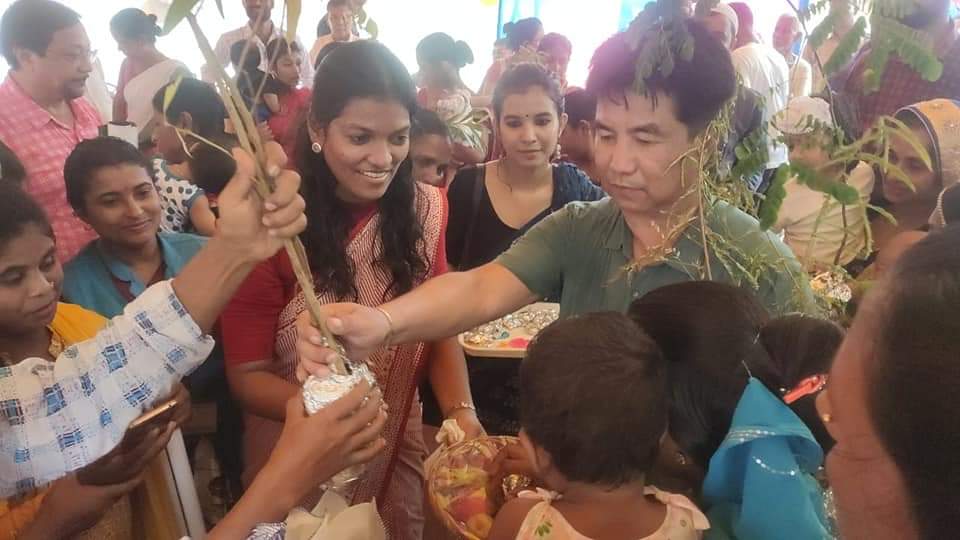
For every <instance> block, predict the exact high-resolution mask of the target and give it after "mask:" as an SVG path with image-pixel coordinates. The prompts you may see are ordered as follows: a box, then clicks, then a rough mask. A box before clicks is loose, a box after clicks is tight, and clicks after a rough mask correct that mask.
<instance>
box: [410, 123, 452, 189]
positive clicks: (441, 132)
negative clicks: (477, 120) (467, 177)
mask: <svg viewBox="0 0 960 540" xmlns="http://www.w3.org/2000/svg"><path fill="white" fill-rule="evenodd" d="M410 161H411V163H412V164H413V179H414V180H416V181H417V182H423V183H424V184H430V185H431V186H437V187H441V188H443V187H447V184H448V183H449V182H450V180H451V179H453V174H454V173H455V172H456V167H454V166H453V146H452V143H451V141H450V130H449V129H448V128H447V125H446V124H445V123H444V122H443V120H441V119H440V117H439V116H437V113H435V112H433V111H430V110H427V109H420V110H418V111H417V113H416V115H414V117H413V126H412V127H411V128H410Z"/></svg>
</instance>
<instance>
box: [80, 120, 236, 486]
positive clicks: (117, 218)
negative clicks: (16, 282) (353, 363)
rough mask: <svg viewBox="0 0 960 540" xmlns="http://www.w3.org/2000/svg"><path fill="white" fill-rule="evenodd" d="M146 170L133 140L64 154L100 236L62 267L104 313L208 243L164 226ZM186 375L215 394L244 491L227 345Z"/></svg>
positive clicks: (193, 388)
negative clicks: (225, 360) (226, 361)
mask: <svg viewBox="0 0 960 540" xmlns="http://www.w3.org/2000/svg"><path fill="white" fill-rule="evenodd" d="M149 171H150V168H149V163H148V162H147V161H146V159H145V158H144V157H143V156H142V154H140V152H139V151H138V150H137V149H136V148H135V147H134V146H132V145H130V144H129V143H126V142H124V141H122V140H120V139H116V138H112V137H100V138H96V139H90V140H87V141H84V142H82V143H80V144H79V145H77V147H76V148H75V149H74V151H73V152H72V153H71V154H70V156H69V157H68V158H67V161H66V163H65V164H64V180H65V183H66V190H67V199H68V200H69V202H70V205H71V206H72V207H73V209H74V211H75V212H76V213H77V215H78V216H79V217H80V219H82V220H83V221H85V222H86V223H87V224H88V225H90V226H91V227H92V228H93V229H94V230H95V231H96V232H97V234H98V235H99V236H100V238H99V239H97V240H94V241H93V242H91V243H90V244H88V245H87V246H86V247H85V248H84V249H83V250H82V251H81V252H80V253H79V254H78V255H77V257H76V258H74V259H73V260H72V261H70V262H69V263H68V264H67V265H66V266H65V267H64V283H63V296H64V298H65V299H66V300H67V301H69V302H71V303H74V304H79V305H81V306H83V307H85V308H87V309H89V310H91V311H95V312H97V313H99V314H100V315H103V316H104V317H108V318H109V317H113V316H115V315H118V314H119V313H121V312H122V311H123V308H124V306H126V305H127V304H128V303H129V302H130V301H132V300H133V299H134V298H136V297H137V296H139V295H140V294H141V293H142V292H143V291H144V289H146V288H147V287H149V286H150V285H151V284H153V283H154V282H157V281H161V280H164V279H170V278H172V277H175V276H176V275H177V274H179V273H180V271H181V270H182V269H183V267H184V266H186V264H187V263H188V262H189V261H190V259H192V258H193V256H194V255H195V254H196V253H197V252H198V251H200V248H201V247H202V246H203V245H204V244H205V243H206V238H203V237H200V236H195V235H192V234H186V233H166V232H160V219H161V217H162V213H163V211H162V210H161V205H160V197H159V195H158V193H157V190H156V188H155V186H154V183H153V180H152V179H151V178H150V174H149ZM184 382H185V384H186V386H187V387H188V388H189V390H190V392H191V395H192V399H193V400H194V401H196V400H198V399H201V400H203V401H216V403H217V415H218V419H217V421H218V429H217V433H218V436H217V438H216V439H215V440H214V445H215V447H216V448H217V454H218V458H220V463H221V465H222V466H223V469H224V470H225V471H226V472H227V473H228V474H227V477H228V478H229V479H230V480H231V483H232V484H233V486H234V488H235V489H237V490H239V470H240V463H239V455H238V453H237V452H236V450H231V448H232V449H236V448H239V447H240V441H239V438H238V437H239V433H240V430H239V422H240V420H239V417H238V416H237V415H238V413H237V412H236V410H235V409H234V408H233V405H232V404H231V402H230V399H229V391H228V389H227V386H226V377H225V375H224V371H223V353H222V351H221V350H220V349H214V352H213V354H212V355H211V358H210V359H209V360H207V361H206V362H204V363H203V364H202V366H201V367H200V368H199V369H197V371H195V372H194V373H192V374H190V376H189V377H187V379H185V380H184ZM231 438H232V439H231ZM237 492H238V493H239V491H237Z"/></svg>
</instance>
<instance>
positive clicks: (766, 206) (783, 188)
mask: <svg viewBox="0 0 960 540" xmlns="http://www.w3.org/2000/svg"><path fill="white" fill-rule="evenodd" d="M789 179H790V166H789V165H781V166H780V168H779V169H777V173H776V174H775V175H774V177H773V181H771V182H770V187H769V188H767V193H766V196H765V198H764V200H763V204H761V205H760V214H759V217H760V228H761V229H763V230H765V231H766V230H768V229H769V228H770V227H773V224H774V223H776V222H777V216H778V215H779V214H780V208H781V207H782V206H783V201H784V200H785V199H786V198H787V180H789Z"/></svg>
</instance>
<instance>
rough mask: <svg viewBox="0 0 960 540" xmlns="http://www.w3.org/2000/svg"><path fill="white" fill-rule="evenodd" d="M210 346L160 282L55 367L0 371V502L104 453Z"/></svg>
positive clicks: (30, 365) (40, 363)
mask: <svg viewBox="0 0 960 540" xmlns="http://www.w3.org/2000/svg"><path fill="white" fill-rule="evenodd" d="M212 348H213V339H212V338H211V337H209V336H206V335H203V333H202V332H201V330H200V328H199V327H198V326H197V325H196V323H195V322H194V321H193V319H192V318H191V317H190V314H189V313H187V311H186V309H184V307H183V305H182V304H181V303H180V300H179V299H178V298H177V296H176V294H175V293H174V291H173V288H172V287H171V286H170V282H169V281H163V282H160V283H157V284H156V285H154V286H152V287H150V288H149V289H147V290H146V291H145V292H144V293H143V294H142V295H140V297H138V298H137V299H136V300H134V301H133V302H131V303H130V304H129V305H127V307H126V309H124V312H123V315H120V316H118V317H116V318H114V319H112V320H111V321H110V322H109V323H108V324H107V326H106V327H105V328H104V329H103V330H101V331H100V332H99V333H98V334H97V335H96V337H95V338H93V339H91V340H87V341H83V342H80V343H78V344H76V345H74V346H72V347H70V348H68V349H66V350H65V351H64V352H63V354H61V355H60V356H59V358H57V361H56V362H50V361H48V360H44V359H42V358H27V359H25V360H23V361H22V362H20V363H19V364H16V365H15V366H12V367H2V368H0V497H11V496H15V495H18V494H22V493H24V492H27V491H30V490H32V489H34V488H36V487H38V486H42V485H44V484H48V483H50V482H52V481H54V480H57V479H58V478H61V477H63V476H65V475H67V474H68V473H70V472H72V471H75V470H77V469H80V468H82V467H84V466H86V465H89V464H90V463H92V462H94V461H96V460H97V459H99V458H100V457H102V456H103V455H105V454H106V453H107V452H109V451H110V450H112V449H113V448H114V447H115V446H116V445H117V444H118V443H119V442H120V440H121V439H122V438H123V434H124V431H125V430H126V428H127V426H128V425H129V424H130V422H132V421H133V420H134V419H135V418H137V417H138V416H140V415H141V414H142V413H143V412H144V411H146V410H148V409H149V408H151V407H152V406H153V405H154V403H155V402H156V401H157V400H158V399H161V398H163V397H164V396H167V395H169V394H170V392H172V391H173V386H174V384H176V383H177V382H178V381H179V380H180V379H181V378H182V377H183V376H185V375H187V374H188V373H190V372H191V371H193V369H194V368H196V367H197V366H198V365H200V364H201V363H202V362H203V361H204V360H205V359H206V358H207V356H208V355H209V354H210V350H211V349H212Z"/></svg>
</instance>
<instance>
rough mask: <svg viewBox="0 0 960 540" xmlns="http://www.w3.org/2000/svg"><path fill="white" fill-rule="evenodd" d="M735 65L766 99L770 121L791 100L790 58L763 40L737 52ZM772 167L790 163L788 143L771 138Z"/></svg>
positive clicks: (769, 164) (765, 114)
mask: <svg viewBox="0 0 960 540" xmlns="http://www.w3.org/2000/svg"><path fill="white" fill-rule="evenodd" d="M732 57H733V67H734V68H736V70H737V74H738V75H739V76H740V79H741V82H742V83H743V85H744V86H746V87H747V88H749V89H751V90H753V91H754V92H757V93H758V94H760V97H761V98H763V105H762V106H763V119H764V121H765V122H769V121H770V119H772V118H773V117H774V116H776V115H777V113H779V112H780V111H782V110H783V109H785V108H786V107H787V101H789V99H790V68H789V67H788V66H787V61H786V60H784V58H783V55H782V54H780V53H779V52H778V51H777V50H776V49H774V48H773V47H769V46H767V45H763V44H762V43H750V44H748V45H744V46H743V47H740V48H739V49H737V50H735V51H733V53H732ZM769 141H770V142H769V146H768V148H767V150H768V152H769V160H768V161H767V168H768V169H775V168H777V167H779V166H780V165H783V164H784V163H786V162H787V146H786V145H785V144H783V143H778V142H776V137H775V136H773V135H771V136H770V137H769Z"/></svg>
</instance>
